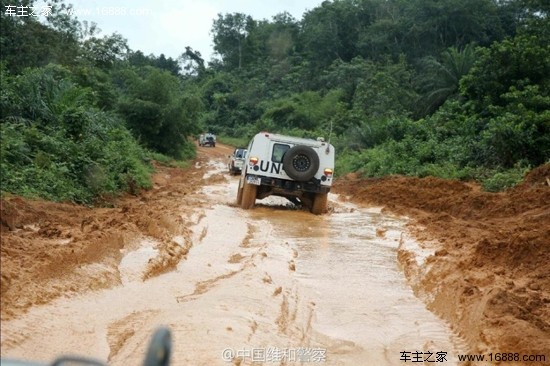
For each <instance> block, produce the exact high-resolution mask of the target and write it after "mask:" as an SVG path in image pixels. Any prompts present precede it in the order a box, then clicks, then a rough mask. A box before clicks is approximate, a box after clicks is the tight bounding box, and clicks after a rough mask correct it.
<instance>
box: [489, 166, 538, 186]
mask: <svg viewBox="0 0 550 366" xmlns="http://www.w3.org/2000/svg"><path fill="white" fill-rule="evenodd" d="M527 171H529V169H528V168H521V167H516V168H513V169H508V170H505V171H497V172H495V173H494V174H492V175H490V176H489V177H487V178H485V179H483V181H482V187H483V189H484V190H486V191H488V192H499V191H503V190H505V189H508V188H511V187H513V186H515V185H516V184H518V183H520V182H521V181H522V180H523V178H524V177H525V174H526V173H527Z"/></svg>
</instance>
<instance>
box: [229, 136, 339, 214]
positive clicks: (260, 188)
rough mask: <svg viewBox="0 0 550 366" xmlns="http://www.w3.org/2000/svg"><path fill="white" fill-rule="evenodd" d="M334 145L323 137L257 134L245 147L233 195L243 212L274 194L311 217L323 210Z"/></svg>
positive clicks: (331, 178) (331, 172) (328, 185)
mask: <svg viewBox="0 0 550 366" xmlns="http://www.w3.org/2000/svg"><path fill="white" fill-rule="evenodd" d="M334 155H335V152H334V146H332V145H331V144H330V143H328V142H325V141H324V139H323V138H318V139H317V140H313V139H304V138H298V137H292V136H284V135H279V134H272V133H267V132H261V133H259V134H257V135H256V136H254V138H253V139H252V140H251V141H250V144H249V145H248V154H247V157H246V160H245V164H244V167H243V169H242V174H241V178H240V180H239V188H238V192H237V204H239V205H240V206H241V207H242V208H244V209H249V208H251V207H253V206H254V204H255V202H256V199H260V200H261V199H263V198H265V197H268V196H271V195H275V196H281V197H285V198H287V199H289V200H290V201H291V202H293V203H297V204H302V205H304V206H305V207H307V208H309V209H310V211H311V212H312V213H314V214H321V213H324V212H326V209H327V196H328V193H329V191H330V188H331V186H332V180H333V172H334Z"/></svg>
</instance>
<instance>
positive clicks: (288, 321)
mask: <svg viewBox="0 0 550 366" xmlns="http://www.w3.org/2000/svg"><path fill="white" fill-rule="evenodd" d="M210 168H211V169H210V172H209V173H208V175H207V176H206V178H210V177H212V176H214V175H216V174H224V172H223V170H224V166H223V163H221V162H214V163H212V164H211V166H210ZM236 183H237V178H235V177H229V176H227V180H226V181H225V182H223V183H217V184H213V185H208V186H205V187H204V189H203V191H202V192H201V193H200V195H199V196H198V197H199V199H201V200H203V203H204V205H202V207H197V208H195V209H194V211H193V212H191V213H190V212H189V208H183V207H182V212H181V213H180V214H181V215H184V212H185V215H188V216H189V217H190V220H191V221H192V222H193V223H194V226H193V237H192V241H193V246H192V248H191V250H190V251H189V253H188V256H187V259H185V260H183V261H182V262H180V264H179V265H178V267H177V268H176V270H174V271H171V272H169V273H166V274H163V275H160V276H158V277H154V278H151V279H149V280H147V281H142V279H141V278H142V274H143V273H144V271H145V269H146V266H147V263H148V261H149V259H151V258H154V257H155V256H156V255H157V251H156V249H155V245H156V243H155V242H154V241H152V240H151V239H149V238H141V239H140V240H139V241H138V242H137V243H136V245H135V246H133V247H132V248H133V250H132V251H129V252H127V253H124V254H125V256H124V258H123V260H122V261H121V263H120V266H119V273H118V276H119V277H120V285H119V286H117V287H115V288H112V289H109V290H104V291H98V292H90V293H87V294H82V295H80V296H74V297H69V298H65V299H59V300H56V301H55V302H53V303H51V304H48V305H45V306H37V307H34V308H32V309H31V311H30V312H29V313H28V314H27V315H25V316H24V317H22V318H19V319H15V320H12V321H8V322H3V323H2V334H1V336H2V357H6V356H9V357H24V358H27V359H35V360H42V361H48V360H51V359H52V358H53V357H54V356H55V355H58V354H62V353H71V354H73V353H78V354H83V355H89V356H92V355H93V356H97V357H98V358H100V359H103V360H108V361H109V362H110V364H112V365H138V364H140V360H141V358H142V355H143V354H144V352H145V349H146V345H147V341H148V337H149V335H150V334H151V332H152V330H153V329H154V328H155V327H156V326H158V325H167V326H169V327H170V328H171V329H172V331H173V339H174V354H173V361H174V362H173V364H175V365H224V364H240V365H250V364H252V365H253V364H263V363H265V364H275V365H277V364H289V365H290V364H304V363H307V364H309V363H315V362H316V361H319V362H322V363H323V364H326V365H362V364H371V365H398V364H402V363H403V361H401V360H400V358H401V357H402V352H411V353H408V355H409V357H412V356H413V353H412V352H422V353H423V354H421V357H422V359H426V358H427V357H431V358H430V360H436V358H435V354H436V353H437V352H445V353H446V354H445V357H446V360H447V361H448V362H447V364H453V362H454V360H455V359H456V358H455V357H454V356H453V354H454V353H456V352H457V351H458V349H459V348H460V341H459V340H458V339H457V338H456V337H455V336H454V335H453V334H452V332H451V331H450V330H449V328H448V327H447V326H446V325H445V324H444V323H443V322H441V321H440V320H439V319H438V318H437V317H435V316H434V315H433V314H431V313H430V312H429V311H428V310H426V309H425V306H424V305H423V303H422V302H420V301H419V300H418V299H417V298H415V297H414V295H413V293H412V291H411V290H410V288H409V287H408V286H407V284H406V282H405V280H404V276H403V274H402V272H401V271H400V270H399V268H398V265H397V261H396V250H397V247H398V245H399V238H400V235H401V232H402V228H403V222H402V221H400V220H398V219H396V218H392V217H388V216H386V215H384V214H382V213H381V212H380V211H379V210H375V209H372V210H367V209H360V208H358V207H355V206H353V205H346V204H342V203H335V204H334V207H335V208H334V212H332V213H331V214H328V215H323V216H313V215H311V214H309V213H307V212H302V211H298V210H294V209H291V208H290V207H289V205H288V204H286V202H285V201H284V200H280V199H277V198H273V199H268V200H264V201H265V202H262V204H261V205H259V206H258V207H257V208H255V209H254V210H250V211H243V210H241V209H238V208H236V207H234V206H232V202H233V200H234V194H235V191H236ZM332 199H333V201H335V200H336V198H335V197H332ZM174 241H175V242H182V238H174ZM98 266H101V265H100V264H98ZM430 352H431V353H433V354H434V355H433V356H429V353H430ZM417 355H418V353H417ZM417 360H418V359H417ZM409 362H410V361H409Z"/></svg>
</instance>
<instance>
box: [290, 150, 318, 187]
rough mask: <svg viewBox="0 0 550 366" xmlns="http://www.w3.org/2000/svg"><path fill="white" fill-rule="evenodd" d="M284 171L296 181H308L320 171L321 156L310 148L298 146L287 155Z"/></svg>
mask: <svg viewBox="0 0 550 366" xmlns="http://www.w3.org/2000/svg"><path fill="white" fill-rule="evenodd" d="M283 169H284V170H285V172H286V174H288V176H289V177H290V178H292V179H294V180H297V181H299V182H305V181H308V180H310V179H311V178H313V177H314V176H315V173H317V170H318V169H319V156H317V153H316V152H315V150H313V149H312V148H311V147H309V146H302V145H296V146H294V147H292V148H290V149H289V150H288V151H287V152H286V153H285V155H284V157H283Z"/></svg>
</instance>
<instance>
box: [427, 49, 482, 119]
mask: <svg viewBox="0 0 550 366" xmlns="http://www.w3.org/2000/svg"><path fill="white" fill-rule="evenodd" d="M475 60H476V52H475V46H474V44H473V43H470V44H468V45H466V47H464V48H463V49H462V50H459V49H457V48H456V47H450V48H448V49H447V50H445V51H444V52H443V53H442V54H441V61H438V60H436V59H435V58H434V57H426V58H424V59H423V60H422V65H421V67H422V69H424V72H423V75H425V79H424V80H421V81H420V82H419V84H420V90H421V94H422V96H421V97H420V101H419V103H418V105H419V107H420V108H421V110H420V111H419V113H420V114H421V115H429V114H432V113H433V112H435V111H436V110H437V108H439V107H440V106H441V105H442V104H443V103H445V101H446V100H447V99H449V98H454V97H457V96H458V87H459V83H460V79H461V78H462V77H463V76H464V75H466V74H467V73H468V72H469V71H470V69H471V68H472V66H473V64H474V62H475Z"/></svg>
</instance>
